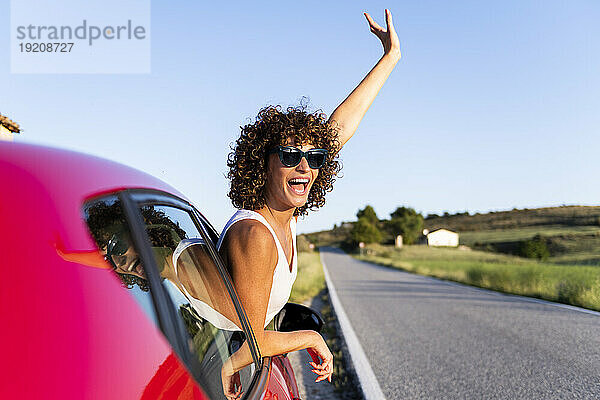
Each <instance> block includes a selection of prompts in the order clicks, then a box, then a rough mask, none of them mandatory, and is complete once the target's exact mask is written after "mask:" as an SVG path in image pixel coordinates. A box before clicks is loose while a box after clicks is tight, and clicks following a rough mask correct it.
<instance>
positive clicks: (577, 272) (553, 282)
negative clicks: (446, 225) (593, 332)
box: [356, 245, 600, 311]
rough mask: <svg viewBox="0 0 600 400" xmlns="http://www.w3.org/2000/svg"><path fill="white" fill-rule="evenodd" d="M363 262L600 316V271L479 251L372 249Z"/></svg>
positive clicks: (406, 248)
mask: <svg viewBox="0 0 600 400" xmlns="http://www.w3.org/2000/svg"><path fill="white" fill-rule="evenodd" d="M369 250H370V251H369V253H370V254H366V255H364V256H356V257H357V258H359V259H362V260H365V261H369V262H374V263H377V264H381V265H386V266H390V267H394V268H399V269H403V270H405V271H408V272H414V273H417V274H420V275H427V276H433V277H437V278H441V279H447V280H452V281H456V282H461V283H466V284H469V285H473V286H479V287H483V288H487V289H492V290H497V291H500V292H505V293H513V294H519V295H524V296H531V297H537V298H541V299H546V300H551V301H558V302H561V303H566V304H571V305H575V306H580V307H585V308H589V309H593V310H599V311H600V267H596V266H582V265H556V264H550V263H543V262H537V261H532V260H527V259H522V258H519V257H514V256H509V255H502V254H494V253H488V252H480V251H474V250H473V251H462V250H458V249H447V248H446V249H444V248H430V247H426V246H406V247H404V248H403V249H400V250H398V249H394V248H393V247H391V246H382V245H372V246H370V247H369Z"/></svg>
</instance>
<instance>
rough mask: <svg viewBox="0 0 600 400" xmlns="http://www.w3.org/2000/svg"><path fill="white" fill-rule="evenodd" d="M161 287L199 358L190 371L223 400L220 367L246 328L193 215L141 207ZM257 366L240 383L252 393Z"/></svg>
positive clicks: (166, 207)
mask: <svg viewBox="0 0 600 400" xmlns="http://www.w3.org/2000/svg"><path fill="white" fill-rule="evenodd" d="M140 211H141V214H142V217H143V220H144V224H145V229H146V233H147V234H148V237H149V239H150V243H151V246H152V253H153V255H154V257H155V261H156V264H157V266H158V268H159V270H160V274H161V277H162V278H163V279H162V284H163V286H164V287H165V289H166V291H167V292H168V293H169V295H170V297H171V300H172V303H173V306H174V307H175V311H176V313H177V315H178V316H179V317H180V318H181V320H182V322H183V325H184V326H185V330H186V333H187V335H188V342H189V347H190V350H191V351H192V352H193V353H194V354H195V356H196V357H197V359H198V364H197V365H194V366H191V368H193V369H195V371H193V372H194V373H195V374H200V375H201V376H203V377H204V379H206V381H205V384H208V387H207V388H206V389H207V391H208V392H209V394H210V395H211V398H213V397H214V398H224V395H223V385H222V382H221V367H222V366H223V363H224V362H225V361H226V360H227V359H228V358H229V356H231V355H232V354H233V353H234V352H235V351H236V350H237V349H238V348H239V347H240V346H241V345H242V343H243V342H244V340H245V336H244V334H243V333H242V329H241V328H240V327H241V323H240V320H239V317H238V315H237V312H236V309H235V306H234V304H233V301H232V299H231V297H230V295H229V292H228V291H227V287H226V285H225V283H224V281H223V277H222V276H221V274H220V272H219V270H218V267H217V265H216V263H215V260H214V259H213V258H212V256H211V253H210V251H209V248H208V246H212V245H213V244H212V240H213V239H212V238H210V237H207V236H205V235H204V234H203V231H202V230H201V229H199V226H197V225H196V221H197V220H196V221H195V220H194V218H192V216H191V214H190V213H189V212H188V211H187V210H184V209H181V208H177V207H174V206H169V205H158V204H157V205H148V204H144V205H143V206H141V207H140ZM255 370H256V368H255V365H254V364H251V365H250V366H248V367H246V368H244V369H243V370H241V371H239V373H238V376H236V377H235V380H236V384H237V385H240V386H241V390H242V391H243V392H246V391H248V388H249V385H250V382H251V380H252V376H253V373H254V371H255Z"/></svg>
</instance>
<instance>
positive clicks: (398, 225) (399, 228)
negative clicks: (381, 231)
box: [388, 207, 423, 244]
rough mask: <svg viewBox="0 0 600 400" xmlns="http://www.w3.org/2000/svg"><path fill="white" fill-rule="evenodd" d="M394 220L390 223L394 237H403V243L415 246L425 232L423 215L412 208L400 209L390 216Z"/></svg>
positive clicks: (390, 229)
mask: <svg viewBox="0 0 600 400" xmlns="http://www.w3.org/2000/svg"><path fill="white" fill-rule="evenodd" d="M390 216H391V217H392V219H391V220H390V221H389V222H388V227H389V231H390V233H391V234H392V235H394V236H396V235H402V241H403V242H404V243H406V244H413V243H415V242H416V241H417V239H418V238H419V236H421V232H423V215H422V214H421V213H417V212H416V211H415V210H414V209H413V208H410V207H398V208H397V209H396V211H394V212H393V213H391V214H390Z"/></svg>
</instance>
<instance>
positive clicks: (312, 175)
mask: <svg viewBox="0 0 600 400" xmlns="http://www.w3.org/2000/svg"><path fill="white" fill-rule="evenodd" d="M365 17H366V18H367V21H368V23H369V26H370V29H371V32H373V33H374V34H375V35H376V36H377V37H378V38H379V39H380V40H381V42H382V44H383V49H384V54H383V56H382V57H381V59H380V60H379V61H378V62H377V64H376V65H375V66H374V67H373V69H372V70H371V71H370V72H369V73H368V74H367V76H366V77H365V78H364V79H363V80H362V82H361V83H360V84H359V85H358V86H357V87H356V88H355V89H354V90H353V91H352V93H350V95H349V96H348V97H347V98H346V99H345V100H344V101H343V102H342V103H341V104H340V105H339V106H338V107H337V108H336V109H335V111H334V112H333V114H332V115H331V117H330V118H329V120H328V121H327V120H325V118H324V115H323V114H318V113H314V114H308V113H306V111H305V109H304V108H302V107H299V108H288V109H287V110H286V112H282V111H281V108H280V107H266V108H264V109H262V110H261V111H260V113H259V114H258V117H257V119H256V122H255V123H253V124H249V125H246V126H245V127H244V128H242V133H241V136H240V138H239V139H238V140H237V142H236V145H235V147H234V149H233V151H232V153H231V154H230V155H229V160H228V163H227V164H228V166H229V168H230V171H229V175H228V177H229V178H230V179H231V190H230V193H229V197H230V198H231V199H232V202H233V204H234V206H236V207H237V208H239V209H240V210H239V211H238V212H236V214H234V216H233V217H232V218H231V219H230V220H229V222H228V223H227V225H226V226H225V228H224V230H223V233H222V234H221V239H220V241H219V244H218V245H219V248H220V253H221V255H222V256H223V258H224V260H225V261H226V264H227V265H228V266H229V269H230V273H231V276H232V279H233V282H234V284H235V287H236V290H237V293H238V295H239V298H240V300H241V302H242V304H243V306H244V308H245V310H246V313H247V314H248V319H249V322H250V324H251V325H252V328H253V330H254V333H255V336H256V341H257V343H258V345H259V347H260V351H261V354H262V355H263V356H273V355H278V354H283V353H289V352H292V351H296V350H300V349H307V350H308V352H309V353H310V355H311V356H312V358H313V360H314V362H312V363H310V364H311V365H312V367H313V368H314V369H313V372H315V373H316V374H317V375H318V377H317V378H316V381H317V382H318V381H322V380H325V379H327V380H329V381H330V382H331V375H332V373H333V356H332V355H331V352H330V351H329V349H328V347H327V345H326V344H325V341H324V340H323V338H322V337H321V335H320V334H318V333H317V332H314V331H296V332H275V331H266V330H265V329H264V327H265V326H266V325H267V324H268V323H269V322H270V321H271V320H272V319H273V317H274V316H275V314H277V312H279V310H281V308H282V307H283V305H284V304H285V303H286V302H287V300H288V298H289V294H290V291H291V286H292V284H293V282H294V280H295V277H296V275H295V274H296V242H295V239H296V237H295V235H296V221H297V217H298V215H304V214H307V211H308V210H309V209H310V210H314V209H316V208H318V207H321V206H322V205H323V204H324V203H325V197H324V196H325V193H326V192H328V191H331V189H332V184H333V182H334V180H335V177H336V175H337V173H338V172H339V170H340V166H339V164H338V162H337V161H336V158H337V153H338V152H339V150H340V149H341V147H342V146H343V145H344V144H345V143H346V142H347V141H348V140H349V139H350V138H351V137H352V135H353V134H354V132H355V131H356V128H357V127H358V124H359V123H360V121H361V120H362V118H363V116H364V114H365V112H366V111H367V109H368V108H369V106H370V105H371V103H372V102H373V99H374V98H375V96H376V95H377V93H378V92H379V90H380V89H381V87H382V86H383V83H384V82H385V81H386V79H387V77H388V76H389V74H390V73H391V72H392V69H393V68H394V66H395V65H396V63H397V62H398V60H399V59H400V44H399V41H398V36H397V35H396V32H395V31H394V26H393V24H392V15H391V13H390V12H389V10H386V11H385V18H386V24H387V29H383V28H382V27H380V26H379V25H378V24H377V23H376V22H375V21H373V19H372V18H371V17H370V16H369V15H368V14H367V13H365ZM290 261H291V262H290ZM251 361H252V358H251V355H250V351H249V348H248V346H247V345H244V346H242V347H241V348H240V350H238V351H237V352H236V353H235V354H233V355H232V356H231V357H230V358H229V360H228V361H227V362H226V363H225V365H224V366H223V371H222V376H223V387H224V391H225V394H226V395H227V396H228V397H230V398H235V397H237V396H239V395H240V392H239V390H238V391H237V392H236V390H235V387H234V383H233V382H234V378H233V376H234V374H235V372H236V371H239V370H240V369H242V368H243V367H244V366H246V365H248V364H249V363H250V362H251Z"/></svg>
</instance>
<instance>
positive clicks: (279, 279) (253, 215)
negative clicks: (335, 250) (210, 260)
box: [217, 210, 298, 330]
mask: <svg viewBox="0 0 600 400" xmlns="http://www.w3.org/2000/svg"><path fill="white" fill-rule="evenodd" d="M244 219H254V220H257V221H259V222H261V223H262V224H263V225H265V226H266V227H267V228H268V229H269V232H271V235H273V240H274V241H275V245H276V246H277V265H276V266H275V270H274V271H273V284H272V286H271V293H270V294H269V304H268V306H267V315H266V317H265V326H267V325H268V324H269V322H271V320H272V319H273V318H275V315H277V313H278V312H279V311H281V309H282V308H283V306H284V305H285V303H287V302H288V300H289V298H290V293H291V292H292V285H293V284H294V281H295V280H296V275H297V274H298V255H297V253H298V252H297V250H296V218H295V217H294V218H292V219H291V221H290V230H291V232H292V270H291V271H290V264H289V263H288V260H287V258H286V256H285V252H284V250H283V247H282V246H281V243H279V239H278V238H277V235H276V234H275V231H274V230H273V228H272V227H271V225H270V224H269V222H267V220H266V219H265V217H263V216H262V215H260V214H259V213H257V212H256V211H251V210H238V211H237V212H236V213H235V214H233V216H232V217H231V218H230V219H229V221H228V222H227V224H226V225H225V228H223V232H221V236H220V237H219V241H218V242H217V250H220V249H221V245H222V243H223V239H224V238H225V234H226V233H227V230H228V229H229V228H230V227H231V226H232V225H233V224H235V223H236V222H238V221H241V220H244ZM223 318H224V317H223ZM236 330H240V329H239V328H237V329H236Z"/></svg>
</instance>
